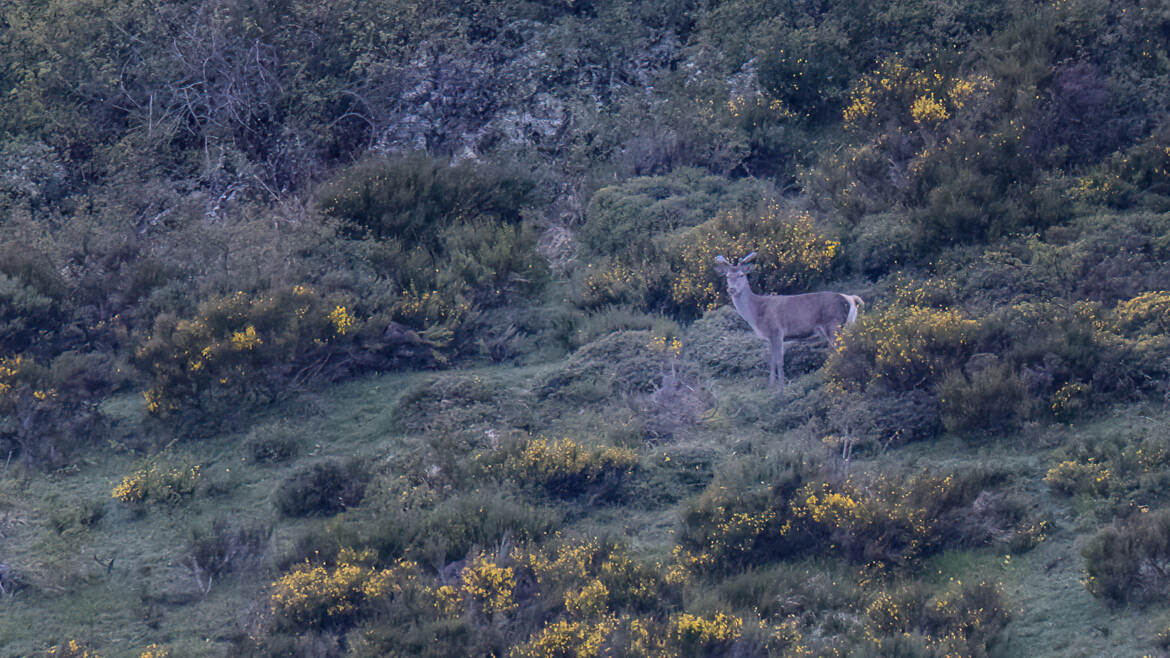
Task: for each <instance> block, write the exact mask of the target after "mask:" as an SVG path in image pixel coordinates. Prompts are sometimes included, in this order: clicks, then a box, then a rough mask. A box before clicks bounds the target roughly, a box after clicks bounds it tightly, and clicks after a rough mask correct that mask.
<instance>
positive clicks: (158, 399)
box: [135, 285, 363, 417]
mask: <svg viewBox="0 0 1170 658" xmlns="http://www.w3.org/2000/svg"><path fill="white" fill-rule="evenodd" d="M362 331H363V326H362V323H361V321H360V320H359V319H358V318H357V316H356V314H355V311H354V308H353V304H352V302H349V301H347V300H346V299H344V298H338V297H331V296H326V295H322V294H320V293H318V292H317V291H316V290H315V289H313V288H311V287H309V286H303V285H296V286H290V287H282V288H278V289H274V290H270V291H268V292H267V293H264V294H250V293H246V292H243V291H240V292H237V293H235V294H232V295H227V296H223V297H217V298H213V299H209V300H207V301H205V302H203V303H202V304H200V305H199V308H198V310H197V311H196V312H195V314H194V316H193V317H191V318H189V319H184V318H180V317H178V316H176V315H174V314H171V313H164V314H162V315H160V316H159V317H158V318H156V319H155V322H154V327H153V328H152V330H151V334H150V336H149V337H148V338H147V340H146V342H145V343H144V344H143V345H142V346H141V347H140V348H139V349H138V351H137V353H136V355H135V357H136V359H137V362H138V363H139V364H140V365H141V366H142V367H143V369H144V370H146V371H147V372H148V373H149V376H150V388H148V389H147V390H146V391H145V392H144V393H143V396H144V398H145V400H146V407H147V411H149V412H150V413H152V414H155V415H158V416H161V417H168V416H173V415H175V414H182V412H184V411H187V410H189V409H190V408H192V407H194V408H196V409H201V410H203V411H208V412H218V413H224V412H230V411H233V410H238V409H241V408H245V407H247V406H249V405H250V404H257V403H261V402H269V401H272V400H274V399H276V398H277V397H278V396H280V395H281V394H283V393H285V392H286V391H288V390H290V389H295V388H296V387H297V386H298V385H300V384H303V383H304V382H305V381H306V380H307V379H309V378H310V377H312V376H315V375H321V374H323V373H325V372H329V373H335V372H336V368H339V367H340V368H341V369H342V370H344V369H345V368H346V363H345V361H346V359H345V358H344V357H343V356H340V355H341V354H342V353H343V351H344V348H345V346H347V345H349V344H351V343H352V342H353V340H354V339H355V338H356V337H357V336H358V335H359V334H360V333H362ZM331 362H332V363H331Z"/></svg>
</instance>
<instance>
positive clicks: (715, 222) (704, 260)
mask: <svg viewBox="0 0 1170 658" xmlns="http://www.w3.org/2000/svg"><path fill="white" fill-rule="evenodd" d="M840 246H841V244H840V242H839V241H838V240H836V239H834V238H832V237H830V236H829V235H827V234H826V232H825V231H824V229H822V228H820V227H818V226H817V224H816V222H815V221H814V220H813V217H812V215H810V214H809V213H807V212H804V211H796V210H790V209H785V208H782V207H781V206H780V204H779V203H778V202H776V201H771V202H768V203H767V204H764V205H762V206H760V207H759V208H758V209H756V210H755V211H752V212H747V211H743V210H737V211H726V212H721V213H719V214H718V215H716V216H715V217H714V218H712V219H710V220H708V221H706V222H704V223H702V224H700V225H698V226H696V227H695V228H693V229H690V230H688V231H686V232H684V233H681V234H679V235H676V236H673V238H672V240H671V249H670V253H671V282H670V301H671V303H672V304H673V306H674V307H675V308H676V309H678V311H679V312H680V313H682V314H684V315H696V314H698V313H702V312H703V311H708V310H711V309H713V308H715V306H716V305H717V303H718V301H719V300H720V299H721V298H722V295H723V288H724V285H723V283H722V281H721V280H720V277H719V276H718V274H717V273H716V272H715V270H714V268H713V267H712V266H713V264H714V263H715V257H716V256H718V255H723V256H725V257H727V258H740V257H743V256H746V255H747V254H748V253H749V252H752V251H754V252H756V254H757V256H756V260H755V262H756V263H757V264H758V270H757V273H756V274H755V281H754V282H753V286H754V288H755V289H756V290H757V291H765V292H768V293H789V292H806V291H808V290H809V289H810V288H811V287H812V286H813V285H814V284H815V283H817V282H818V281H819V280H820V278H821V277H823V276H824V275H825V274H826V273H827V272H828V270H829V267H830V266H831V265H832V264H833V260H834V258H835V257H836V255H837V252H838V250H839V248H840Z"/></svg>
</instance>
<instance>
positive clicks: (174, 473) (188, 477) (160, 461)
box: [110, 453, 203, 505]
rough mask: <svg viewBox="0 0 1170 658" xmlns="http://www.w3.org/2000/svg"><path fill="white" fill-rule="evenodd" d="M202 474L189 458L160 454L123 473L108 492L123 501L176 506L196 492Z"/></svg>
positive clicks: (197, 465)
mask: <svg viewBox="0 0 1170 658" xmlns="http://www.w3.org/2000/svg"><path fill="white" fill-rule="evenodd" d="M202 474H203V473H202V470H201V468H200V466H199V464H194V463H192V461H191V460H190V459H188V458H184V457H181V456H179V455H174V454H171V453H159V454H157V455H155V456H154V457H151V458H150V459H147V460H145V461H143V462H142V463H141V464H139V465H138V467H136V468H135V469H134V471H133V472H132V473H130V474H129V475H126V476H124V477H123V478H122V480H121V482H119V483H118V484H117V485H115V486H114V488H113V490H112V491H111V492H110V493H111V495H112V496H113V497H114V498H116V499H118V500H119V501H121V502H123V503H144V502H153V503H167V504H169V505H175V504H178V503H180V502H182V501H183V500H185V499H187V498H190V497H191V496H193V495H195V487H196V485H197V484H198V483H199V480H200V477H201V476H202Z"/></svg>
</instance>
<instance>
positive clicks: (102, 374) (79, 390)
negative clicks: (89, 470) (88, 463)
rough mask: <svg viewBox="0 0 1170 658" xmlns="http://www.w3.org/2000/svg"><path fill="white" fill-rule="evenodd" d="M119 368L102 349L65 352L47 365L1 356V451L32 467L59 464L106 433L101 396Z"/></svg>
mask: <svg viewBox="0 0 1170 658" xmlns="http://www.w3.org/2000/svg"><path fill="white" fill-rule="evenodd" d="M113 370H114V366H113V364H111V362H110V359H109V357H108V356H106V355H104V354H101V353H97V352H88V353H81V352H72V351H70V352H64V353H61V354H59V355H58V356H57V357H56V358H55V359H54V360H53V361H52V362H51V363H49V364H48V365H47V366H46V365H44V364H42V363H40V362H38V361H37V360H36V359H34V358H33V357H32V356H31V355H27V354H17V355H13V356H5V355H0V450H3V451H4V452H5V454H6V455H11V456H18V457H19V458H21V459H23V460H24V462H25V463H26V464H28V465H37V466H43V467H57V466H61V465H64V464H68V463H70V462H72V461H73V460H74V459H77V458H78V455H79V454H80V452H81V451H82V450H84V449H85V448H86V447H87V444H89V443H91V442H93V441H95V440H97V439H98V438H99V437H101V436H102V435H103V429H104V427H105V419H104V416H103V415H102V413H101V410H100V408H99V403H100V400H101V397H102V396H104V395H105V394H106V393H108V392H109V390H110V389H111V388H112V386H111V382H110V379H111V375H112V374H113V373H112V371H113Z"/></svg>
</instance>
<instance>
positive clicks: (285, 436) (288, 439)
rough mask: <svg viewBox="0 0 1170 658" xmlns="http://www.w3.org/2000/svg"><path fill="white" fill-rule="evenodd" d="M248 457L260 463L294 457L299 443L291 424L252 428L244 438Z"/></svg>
mask: <svg viewBox="0 0 1170 658" xmlns="http://www.w3.org/2000/svg"><path fill="white" fill-rule="evenodd" d="M244 450H245V451H246V452H247V453H248V458H249V459H251V460H252V461H254V462H257V463H260V464H267V463H274V462H283V461H287V460H289V459H292V458H293V457H296V456H297V454H298V453H299V452H300V443H299V442H298V441H297V438H296V436H295V435H294V431H293V428H292V426H291V425H288V424H285V423H275V424H271V425H265V426H262V427H258V428H255V429H253V430H252V431H251V432H249V433H248V438H247V439H245V440H244Z"/></svg>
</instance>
